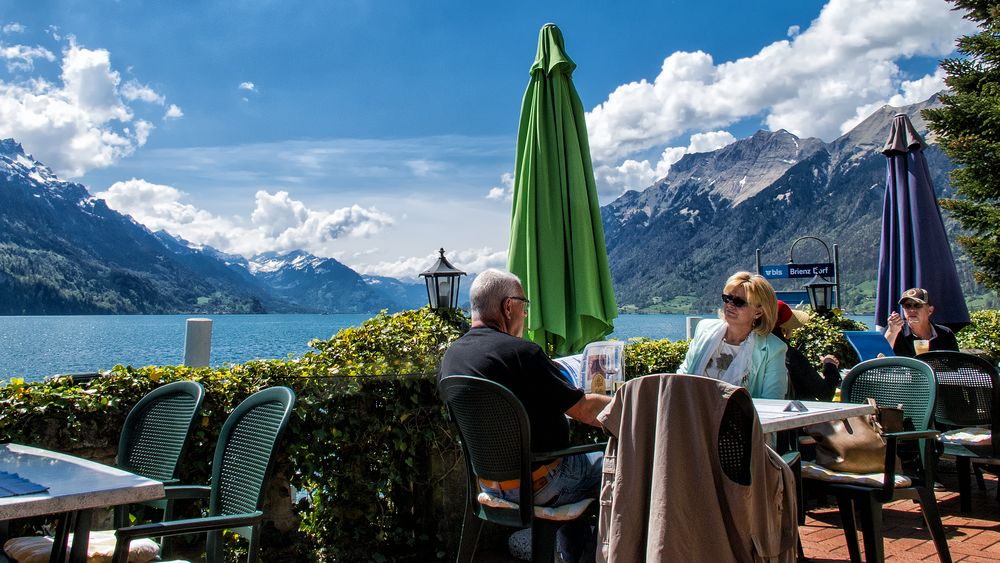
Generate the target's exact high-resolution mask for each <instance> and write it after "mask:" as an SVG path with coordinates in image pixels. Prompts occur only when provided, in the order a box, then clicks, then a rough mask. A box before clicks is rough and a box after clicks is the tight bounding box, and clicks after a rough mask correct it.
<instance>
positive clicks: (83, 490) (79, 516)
mask: <svg viewBox="0 0 1000 563" xmlns="http://www.w3.org/2000/svg"><path fill="white" fill-rule="evenodd" d="M0 471H6V472H8V473H17V474H18V475H20V476H21V477H23V478H25V479H28V480H30V481H32V482H35V483H38V484H39V485H44V486H46V487H48V488H49V490H48V491H45V492H42V493H34V494H30V495H19V496H12V497H4V498H0V520H12V519H16V518H29V517H32V516H42V515H47V514H67V515H69V517H68V518H62V519H61V522H60V528H61V530H60V532H58V533H57V537H58V536H59V535H60V534H64V533H65V532H66V529H67V528H70V527H71V528H73V531H74V542H73V547H72V551H71V557H70V560H71V561H84V560H85V559H86V552H87V537H88V536H89V533H90V516H91V515H90V511H91V510H92V509H95V508H103V507H109V506H116V505H120V504H130V503H136V502H144V501H148V500H156V499H161V498H163V497H164V492H163V484H162V483H160V482H159V481H154V480H152V479H146V478H145V477H140V476H138V475H135V474H134V473H129V472H128V471H123V470H121V469H117V468H114V467H110V466H107V465H104V464H102V463H97V462H96V461H89V460H86V459H82V458H78V457H74V456H71V455H67V454H63V453H59V452H54V451H50V450H44V449H41V448H34V447H31V446H22V445H20V444H0ZM78 540H79V541H78ZM81 544H82V545H81ZM57 551H59V550H58V549H53V559H52V560H58V557H57ZM81 556H82V559H81V558H80V557H81ZM63 560H65V559H63Z"/></svg>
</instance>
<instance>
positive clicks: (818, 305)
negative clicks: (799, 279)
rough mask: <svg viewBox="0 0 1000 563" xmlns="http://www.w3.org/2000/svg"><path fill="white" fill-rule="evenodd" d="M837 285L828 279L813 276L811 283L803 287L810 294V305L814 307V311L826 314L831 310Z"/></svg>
mask: <svg viewBox="0 0 1000 563" xmlns="http://www.w3.org/2000/svg"><path fill="white" fill-rule="evenodd" d="M835 285H836V284H835V283H833V282H831V281H828V280H827V279H826V278H821V277H819V276H813V279H811V280H809V283H807V284H805V285H804V286H802V287H804V288H805V290H806V293H808V294H809V304H810V305H812V308H813V310H814V311H816V312H817V313H820V314H824V313H826V312H827V311H829V310H830V306H831V305H832V304H833V286H835Z"/></svg>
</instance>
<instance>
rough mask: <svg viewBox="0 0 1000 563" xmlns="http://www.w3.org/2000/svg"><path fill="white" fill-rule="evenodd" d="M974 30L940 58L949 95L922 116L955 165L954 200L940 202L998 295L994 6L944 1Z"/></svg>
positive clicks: (998, 33) (997, 26) (999, 76)
mask: <svg viewBox="0 0 1000 563" xmlns="http://www.w3.org/2000/svg"><path fill="white" fill-rule="evenodd" d="M949 2H951V3H952V4H954V5H955V9H956V10H961V11H965V12H966V15H965V16H964V17H965V18H966V19H968V20H971V21H974V22H976V23H977V24H978V26H979V29H980V31H979V32H978V33H975V34H972V35H966V36H963V37H961V38H959V40H958V42H957V45H958V56H956V57H953V58H949V59H945V60H944V61H942V62H941V68H942V69H943V70H944V71H945V73H946V75H947V76H946V78H945V84H947V86H948V88H949V90H950V91H949V92H947V93H944V94H942V95H941V96H940V100H941V103H942V104H943V107H940V108H935V109H928V110H924V112H923V117H924V119H925V120H926V121H927V123H928V125H929V127H930V129H931V131H932V132H934V133H935V134H936V135H937V141H938V144H939V145H940V146H941V148H942V149H943V150H944V152H945V154H947V155H948V157H949V158H951V160H952V162H954V163H955V164H956V165H958V167H957V168H956V169H955V170H954V171H952V173H951V184H952V187H954V189H955V192H956V194H957V195H958V196H959V197H956V198H954V199H942V200H941V202H940V203H941V206H942V207H943V208H944V209H946V210H947V211H948V212H950V213H951V215H952V216H953V217H955V218H956V219H957V220H958V222H959V224H961V226H962V228H963V229H965V231H966V234H965V235H964V236H960V237H959V238H958V241H959V243H960V244H961V245H962V246H964V247H965V249H966V250H967V251H968V253H969V255H970V256H971V257H972V261H973V264H974V265H975V266H976V269H977V271H976V273H975V275H976V281H978V282H979V283H981V284H983V285H985V286H986V287H988V288H990V289H992V290H993V291H995V292H1000V2H998V1H996V0H949Z"/></svg>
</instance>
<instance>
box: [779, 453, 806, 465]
mask: <svg viewBox="0 0 1000 563" xmlns="http://www.w3.org/2000/svg"><path fill="white" fill-rule="evenodd" d="M781 459H782V460H783V461H784V462H785V464H786V465H788V467H794V466H795V464H797V463H801V461H802V454H800V453H799V452H785V453H783V454H781Z"/></svg>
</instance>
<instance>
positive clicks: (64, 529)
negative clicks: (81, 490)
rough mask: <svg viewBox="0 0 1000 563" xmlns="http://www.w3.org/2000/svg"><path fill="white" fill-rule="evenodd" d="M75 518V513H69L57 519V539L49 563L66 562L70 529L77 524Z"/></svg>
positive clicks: (54, 541)
mask: <svg viewBox="0 0 1000 563" xmlns="http://www.w3.org/2000/svg"><path fill="white" fill-rule="evenodd" d="M75 518H76V513H75V512H67V513H65V514H60V515H59V516H57V517H56V537H55V538H53V540H52V551H51V553H49V563H63V562H64V561H66V540H67V538H68V536H69V529H70V528H71V527H72V526H73V524H74V522H75Z"/></svg>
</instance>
